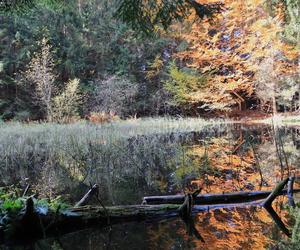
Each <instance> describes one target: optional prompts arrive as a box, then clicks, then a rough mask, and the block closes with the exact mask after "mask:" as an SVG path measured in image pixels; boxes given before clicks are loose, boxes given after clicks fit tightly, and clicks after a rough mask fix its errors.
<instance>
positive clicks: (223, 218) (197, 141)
mask: <svg viewBox="0 0 300 250" xmlns="http://www.w3.org/2000/svg"><path fill="white" fill-rule="evenodd" d="M83 144H84V146H83ZM28 147H31V149H29V150H28V148H27V151H26V157H23V156H21V155H17V154H16V153H15V154H13V151H12V152H11V153H10V154H11V155H9V154H7V157H6V164H5V167H4V165H3V167H2V168H1V170H0V176H1V177H2V182H3V183H1V184H3V185H8V184H14V183H17V182H19V183H20V185H25V181H24V179H25V177H26V178H28V179H29V182H30V184H31V186H32V187H33V190H34V191H38V192H39V193H40V195H41V196H43V197H50V198H51V197H55V196H57V195H63V197H64V198H65V199H66V200H67V201H68V202H71V203H75V202H76V201H78V199H79V197H81V196H82V194H84V193H85V192H86V190H87V189H88V187H89V183H97V184H98V185H99V186H100V193H101V194H100V196H101V200H102V201H103V202H104V203H105V204H106V205H121V204H139V203H140V202H141V200H142V197H143V196H147V195H161V194H179V193H183V192H188V191H192V190H195V189H198V188H202V193H222V192H236V191H253V190H272V189H273V187H274V186H275V185H276V184H277V183H278V182H279V181H280V180H282V179H283V178H284V177H287V176H290V175H291V174H295V175H296V176H299V163H300V151H299V148H300V129H299V128H286V127H281V128H274V127H272V126H266V125H265V126H247V125H243V124H232V125H226V126H225V125H224V126H212V127H210V128H209V127H206V128H203V129H201V130H200V131H194V132H186V133H184V132H180V133H176V132H172V133H165V134H161V133H160V134H151V135H136V136H131V137H129V138H126V139H122V140H121V139H118V138H114V139H113V140H112V139H111V138H96V139H93V138H89V139H88V140H86V141H84V143H82V142H81V143H80V142H78V141H76V140H75V139H74V138H72V143H69V144H68V143H65V144H63V143H61V144H60V143H58V144H57V147H56V148H55V150H53V149H52V148H49V147H47V146H46V145H45V144H43V141H41V142H40V144H39V145H38V146H36V145H33V144H30V142H29V143H28ZM27 182H28V181H27ZM297 182H298V180H296V183H295V185H296V186H299V183H297ZM94 202H97V201H94ZM286 202H287V201H286V198H284V197H279V198H277V199H276V203H275V204H274V209H275V210H276V212H277V214H278V215H279V216H280V218H281V220H282V221H283V223H284V224H286V225H289V223H290V221H289V217H288V212H287V211H286V210H285V209H283V207H284V205H285V204H286ZM194 226H195V229H196V230H197V231H198V232H199V234H200V235H201V238H197V237H195V236H191V235H189V234H188V233H187V231H186V225H185V224H184V223H183V221H182V220H181V219H177V218H175V219H168V220H163V221H157V222H151V223H150V222H139V223H126V224H120V225H114V226H113V227H112V228H111V229H110V228H92V229H88V230H83V231H79V232H74V233H71V234H67V235H63V236H61V237H59V238H56V239H54V238H50V239H45V240H40V241H38V242H34V243H32V246H31V247H32V248H34V249H142V248H145V249H200V248H201V249H230V248H231V249H255V248H256V249H264V248H266V247H268V246H270V245H272V244H273V243H274V240H278V239H280V238H282V237H284V236H283V234H282V233H281V232H280V230H279V229H278V228H277V227H276V226H275V225H274V224H273V222H272V219H271V217H270V215H269V214H268V213H267V212H266V211H265V210H264V209H262V208H260V207H255V206H249V207H246V208H245V207H241V208H222V209H215V210H212V211H207V212H205V213H201V214H198V215H196V216H195V217H194ZM29 247H30V246H29Z"/></svg>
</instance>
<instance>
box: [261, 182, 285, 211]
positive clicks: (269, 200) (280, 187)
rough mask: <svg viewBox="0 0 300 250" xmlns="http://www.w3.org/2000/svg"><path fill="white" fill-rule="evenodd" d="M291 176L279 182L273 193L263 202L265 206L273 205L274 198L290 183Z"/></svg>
mask: <svg viewBox="0 0 300 250" xmlns="http://www.w3.org/2000/svg"><path fill="white" fill-rule="evenodd" d="M288 181H289V178H286V179H285V180H283V181H281V182H279V183H278V185H277V186H276V187H275V188H274V190H273V191H272V193H271V194H270V195H269V196H268V197H267V198H266V200H265V201H264V202H263V204H262V205H263V207H269V206H271V205H272V202H273V200H275V198H276V197H277V196H278V195H279V194H280V193H281V191H282V190H283V188H284V186H285V185H286V184H287V183H288Z"/></svg>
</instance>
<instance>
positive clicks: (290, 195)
mask: <svg viewBox="0 0 300 250" xmlns="http://www.w3.org/2000/svg"><path fill="white" fill-rule="evenodd" d="M294 182H295V176H293V177H290V178H289V181H288V189H287V196H288V203H289V205H290V206H291V207H295V206H296V204H295V201H294V196H293V192H294Z"/></svg>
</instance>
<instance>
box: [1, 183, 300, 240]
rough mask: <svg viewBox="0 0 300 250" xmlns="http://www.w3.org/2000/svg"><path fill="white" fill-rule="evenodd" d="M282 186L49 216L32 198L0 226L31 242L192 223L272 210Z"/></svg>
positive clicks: (165, 198) (81, 208)
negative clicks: (251, 209) (134, 224)
mask: <svg viewBox="0 0 300 250" xmlns="http://www.w3.org/2000/svg"><path fill="white" fill-rule="evenodd" d="M285 184H286V183H285ZM279 186H280V188H278V187H276V188H275V189H274V191H273V192H267V191H257V192H239V193H228V194H207V195H198V193H197V192H195V193H194V195H190V196H180V195H173V196H158V197H144V201H145V202H147V203H148V204H147V205H145V204H142V205H128V206H112V207H104V206H78V204H77V207H72V208H68V209H65V210H59V209H58V210H57V211H50V210H49V211H48V212H47V213H41V212H40V211H39V209H38V208H37V207H33V198H32V197H29V198H28V200H27V202H26V208H25V209H23V210H22V211H21V212H20V213H19V214H18V215H17V216H16V217H14V218H11V220H10V222H9V224H1V223H0V236H1V235H2V236H3V237H6V236H7V233H6V232H7V229H8V228H9V229H10V235H9V237H10V238H14V239H15V238H21V239H22V238H24V237H25V239H29V238H32V236H33V235H34V237H37V238H40V237H45V235H46V236H49V235H57V234H61V233H66V232H71V231H76V230H79V229H82V228H86V227H91V226H100V227H103V226H108V225H111V224H115V223H121V222H129V221H141V220H156V219H161V218H171V217H177V216H182V215H186V216H183V217H186V219H187V221H188V222H189V219H190V215H191V214H195V213H199V212H204V211H208V210H211V209H216V208H224V207H237V206H239V207H240V206H245V205H247V206H249V205H251V206H257V205H259V206H262V205H263V206H266V207H269V204H271V203H270V202H271V200H273V198H275V196H277V195H282V194H286V193H287V191H286V190H282V188H283V186H282V183H280V185H279ZM91 189H93V188H91ZM94 189H96V187H94ZM94 189H93V190H94ZM90 191H91V190H90ZM90 191H89V192H88V194H89V195H85V196H84V197H85V198H87V197H88V198H90V197H91V192H90ZM293 192H294V193H295V192H300V190H298V189H297V190H293ZM188 197H189V199H188ZM266 197H269V199H266V202H264V203H263V204H262V203H261V201H259V202H258V200H262V199H264V198H266ZM190 198H192V199H190ZM82 201H84V202H82V203H81V204H84V203H85V202H86V199H82ZM158 202H164V203H166V204H159V205H157V204H156V205H153V204H149V203H158ZM81 204H79V205H81ZM182 204H183V205H182ZM272 217H273V216H272ZM0 219H1V214H0ZM188 224H189V227H190V228H191V229H193V227H192V226H193V225H192V224H191V223H188ZM190 225H192V226H190ZM192 231H193V234H196V235H197V232H195V231H194V230H192ZM0 238H1V237H0Z"/></svg>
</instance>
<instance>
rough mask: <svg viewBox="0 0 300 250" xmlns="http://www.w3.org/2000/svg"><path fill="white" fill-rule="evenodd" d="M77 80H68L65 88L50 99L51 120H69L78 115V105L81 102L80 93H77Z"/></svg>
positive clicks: (74, 118)
mask: <svg viewBox="0 0 300 250" xmlns="http://www.w3.org/2000/svg"><path fill="white" fill-rule="evenodd" d="M78 87H79V80H78V79H73V80H70V81H68V83H67V85H66V88H65V90H64V91H63V92H62V93H61V94H60V95H57V96H55V97H53V101H52V117H51V118H52V120H53V121H57V122H70V121H72V120H76V118H78V117H79V115H78V107H79V105H80V104H81V103H82V97H83V96H82V94H80V93H79V90H78Z"/></svg>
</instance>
